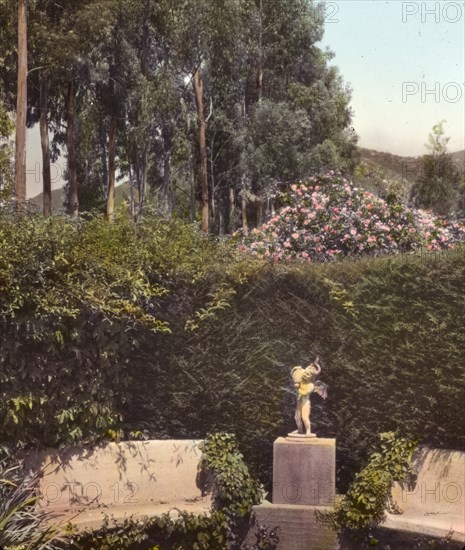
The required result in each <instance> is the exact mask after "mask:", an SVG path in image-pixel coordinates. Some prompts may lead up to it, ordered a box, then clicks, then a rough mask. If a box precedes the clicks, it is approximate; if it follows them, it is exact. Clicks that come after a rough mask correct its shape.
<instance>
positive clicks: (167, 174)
mask: <svg viewBox="0 0 465 550" xmlns="http://www.w3.org/2000/svg"><path fill="white" fill-rule="evenodd" d="M170 179H171V157H170V154H169V152H166V153H165V159H164V162H163V186H162V202H163V212H164V213H165V214H167V215H169V214H170V210H171V209H170V195H169V192H170Z"/></svg>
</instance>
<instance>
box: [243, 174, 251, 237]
mask: <svg viewBox="0 0 465 550" xmlns="http://www.w3.org/2000/svg"><path fill="white" fill-rule="evenodd" d="M245 190H246V188H245V178H244V177H243V178H242V190H241V210H242V233H243V234H244V235H245V236H247V235H248V234H249V222H248V219H247V199H246V197H245Z"/></svg>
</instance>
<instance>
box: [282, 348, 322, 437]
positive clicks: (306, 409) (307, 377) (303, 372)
mask: <svg viewBox="0 0 465 550" xmlns="http://www.w3.org/2000/svg"><path fill="white" fill-rule="evenodd" d="M318 361H319V359H318V357H317V358H316V359H315V361H314V362H313V363H311V364H310V365H309V366H308V367H307V368H305V369H304V368H302V367H300V366H299V367H294V368H293V369H292V370H291V377H292V380H293V381H294V388H295V389H296V390H297V404H296V409H295V421H296V424H297V430H296V431H295V432H292V434H289V435H290V436H293V437H298V436H300V437H316V434H314V433H312V430H311V426H310V408H311V407H310V394H311V393H313V392H315V393H317V394H318V395H320V396H321V397H322V398H323V399H326V398H327V397H328V386H327V385H326V384H324V383H323V382H320V381H317V380H316V377H317V376H318V375H319V374H320V372H321V367H320V364H319V363H318Z"/></svg>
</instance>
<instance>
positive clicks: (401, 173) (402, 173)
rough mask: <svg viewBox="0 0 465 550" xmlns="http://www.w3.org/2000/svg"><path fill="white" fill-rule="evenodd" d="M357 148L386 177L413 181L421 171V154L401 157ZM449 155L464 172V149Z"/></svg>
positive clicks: (364, 158) (363, 157)
mask: <svg viewBox="0 0 465 550" xmlns="http://www.w3.org/2000/svg"><path fill="white" fill-rule="evenodd" d="M359 150H360V154H361V157H362V159H363V160H365V161H367V162H368V163H374V165H376V166H378V167H379V168H380V169H381V170H382V171H383V172H384V173H385V174H386V178H392V179H400V180H403V181H406V182H410V183H413V182H414V181H415V180H416V178H417V177H418V176H419V175H420V173H421V159H422V156H418V157H403V156H400V155H393V154H391V153H383V152H381V151H375V150H373V149H365V148H364V147H360V148H359ZM451 156H452V158H453V159H454V162H455V163H456V164H457V165H458V166H459V167H460V168H461V172H462V173H464V174H465V150H463V151H457V152H455V153H451Z"/></svg>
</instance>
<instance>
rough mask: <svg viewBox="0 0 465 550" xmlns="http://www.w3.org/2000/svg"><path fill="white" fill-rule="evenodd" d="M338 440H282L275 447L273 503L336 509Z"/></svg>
mask: <svg viewBox="0 0 465 550" xmlns="http://www.w3.org/2000/svg"><path fill="white" fill-rule="evenodd" d="M335 488H336V440H335V439H323V438H319V437H315V438H311V437H310V438H309V437H307V438H296V439H295V440H289V439H287V438H284V437H278V439H277V440H276V441H275V442H274V446H273V504H292V505H296V506H332V505H333V504H334V498H335Z"/></svg>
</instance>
